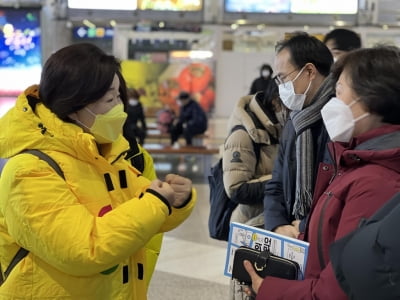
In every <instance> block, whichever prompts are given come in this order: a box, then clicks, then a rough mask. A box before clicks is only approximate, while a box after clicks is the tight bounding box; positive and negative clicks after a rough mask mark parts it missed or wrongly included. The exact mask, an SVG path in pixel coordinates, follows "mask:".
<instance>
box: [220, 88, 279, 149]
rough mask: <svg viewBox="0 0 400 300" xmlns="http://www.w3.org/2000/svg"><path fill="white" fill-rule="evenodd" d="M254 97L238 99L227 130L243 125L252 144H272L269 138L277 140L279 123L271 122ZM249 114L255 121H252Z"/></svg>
mask: <svg viewBox="0 0 400 300" xmlns="http://www.w3.org/2000/svg"><path fill="white" fill-rule="evenodd" d="M256 95H257V94H255V95H248V96H244V97H242V98H240V99H239V101H238V102H237V104H236V106H235V107H234V110H233V113H232V116H231V118H230V119H229V122H228V128H229V130H231V129H232V128H233V127H234V126H236V125H243V126H244V128H246V131H247V132H248V134H249V136H250V137H251V139H252V140H253V141H254V142H256V143H262V144H272V143H273V141H271V137H273V138H274V139H275V140H279V135H280V132H281V130H282V126H281V125H280V124H279V123H277V124H273V123H272V122H271V120H270V119H269V118H268V116H267V115H266V114H265V112H264V109H263V108H262V107H261V106H260V104H259V102H258V101H257V99H256ZM249 111H250V113H249ZM251 114H252V115H253V117H254V118H256V119H257V120H254V119H253V118H252V115H251ZM256 123H257V124H256Z"/></svg>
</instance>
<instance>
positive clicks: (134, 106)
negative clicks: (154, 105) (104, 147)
mask: <svg viewBox="0 0 400 300" xmlns="http://www.w3.org/2000/svg"><path fill="white" fill-rule="evenodd" d="M126 113H127V114H128V117H127V118H126V122H125V125H124V130H123V132H124V137H125V138H126V139H127V140H128V141H129V142H130V143H135V141H136V140H137V141H138V142H139V144H140V145H143V144H144V139H145V138H146V134H147V125H146V118H145V116H144V112H143V106H142V103H140V94H139V92H138V91H137V90H136V89H134V88H128V101H127V103H126Z"/></svg>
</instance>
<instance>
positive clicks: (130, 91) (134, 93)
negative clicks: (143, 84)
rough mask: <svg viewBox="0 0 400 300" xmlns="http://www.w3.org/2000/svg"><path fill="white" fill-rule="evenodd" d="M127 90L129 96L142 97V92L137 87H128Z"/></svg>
mask: <svg viewBox="0 0 400 300" xmlns="http://www.w3.org/2000/svg"><path fill="white" fill-rule="evenodd" d="M127 92H128V97H129V98H135V99H139V98H140V94H139V92H138V90H137V89H134V88H128V90H127Z"/></svg>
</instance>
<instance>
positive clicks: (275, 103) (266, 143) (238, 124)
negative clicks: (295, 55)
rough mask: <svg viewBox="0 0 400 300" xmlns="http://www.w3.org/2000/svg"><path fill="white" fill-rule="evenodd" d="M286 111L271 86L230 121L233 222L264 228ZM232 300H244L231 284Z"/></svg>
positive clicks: (226, 153) (227, 169) (242, 104)
mask: <svg viewBox="0 0 400 300" xmlns="http://www.w3.org/2000/svg"><path fill="white" fill-rule="evenodd" d="M285 119H286V108H285V107H284V105H283V104H282V102H281V101H280V99H279V94H278V86H277V85H276V84H275V83H274V82H272V83H271V84H270V85H269V87H268V88H267V90H266V91H265V92H258V93H256V94H255V95H248V96H244V97H242V98H240V99H239V101H238V102H237V104H236V106H235V108H234V110H233V113H232V115H231V117H230V118H229V121H228V129H229V132H230V133H229V136H228V137H227V138H226V140H225V143H224V148H223V153H222V157H223V159H222V167H223V182H224V188H225V191H226V193H227V195H228V196H229V198H230V199H231V200H232V201H234V202H237V203H238V206H237V207H236V209H235V210H234V211H233V213H232V216H231V219H230V221H231V222H238V223H244V224H247V225H250V226H256V227H260V228H263V227H264V208H263V199H264V189H265V188H264V185H265V183H266V182H267V181H268V180H269V179H270V178H271V172H272V166H273V161H274V159H275V156H276V153H277V149H278V142H279V136H280V133H281V130H282V126H283V124H284V122H285ZM230 292H231V293H232V294H231V296H230V299H243V298H244V297H245V296H246V295H245V294H243V290H242V285H240V284H237V282H236V281H235V280H233V281H232V282H231V289H230Z"/></svg>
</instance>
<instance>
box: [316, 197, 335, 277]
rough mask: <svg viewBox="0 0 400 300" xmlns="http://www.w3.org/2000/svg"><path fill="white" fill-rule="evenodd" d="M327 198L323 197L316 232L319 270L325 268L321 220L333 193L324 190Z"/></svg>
mask: <svg viewBox="0 0 400 300" xmlns="http://www.w3.org/2000/svg"><path fill="white" fill-rule="evenodd" d="M325 194H326V195H327V196H328V198H326V199H325V202H324V205H323V206H322V210H321V215H320V217H319V222H318V234H317V245H318V260H319V265H320V267H321V270H322V269H324V268H325V266H326V265H325V258H324V253H323V250H322V229H323V223H322V222H323V220H324V217H325V210H326V207H327V206H328V203H329V201H330V200H331V198H332V196H333V193H332V192H326V193H325Z"/></svg>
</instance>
